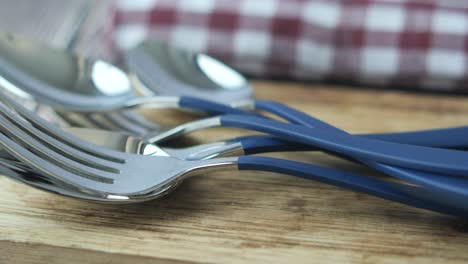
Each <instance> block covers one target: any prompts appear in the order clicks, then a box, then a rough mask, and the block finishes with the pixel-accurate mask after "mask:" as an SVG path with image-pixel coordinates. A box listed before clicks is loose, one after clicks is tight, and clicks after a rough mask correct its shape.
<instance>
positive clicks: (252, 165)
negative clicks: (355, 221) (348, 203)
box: [238, 156, 468, 216]
mask: <svg viewBox="0 0 468 264" xmlns="http://www.w3.org/2000/svg"><path fill="white" fill-rule="evenodd" d="M238 168H239V170H255V171H267V172H275V173H282V174H287V175H291V176H296V177H301V178H305V179H309V180H316V181H320V182H324V183H327V184H331V185H335V186H339V187H343V188H347V189H351V190H353V191H358V192H363V193H367V194H370V195H374V196H377V197H380V198H383V199H387V200H391V201H395V202H399V203H403V204H406V205H410V206H413V207H417V208H423V209H427V210H431V211H435V212H440V213H444V214H450V215H457V216H467V215H468V210H466V209H459V208H456V207H451V206H447V205H441V204H438V203H436V202H433V201H427V200H424V199H419V198H415V197H416V196H419V197H427V196H429V195H428V192H427V190H424V189H422V188H420V187H417V186H411V185H404V184H399V183H391V182H387V181H384V180H380V179H376V178H371V177H366V176H362V175H357V174H353V173H349V172H344V171H340V170H335V169H331V168H324V167H320V166H316V165H312V164H308V163H302V162H296V161H290V160H283V159H277V158H270V157H258V156H241V157H239V159H238ZM401 190H405V192H402V191H401ZM407 192H411V193H412V194H413V195H409V194H407Z"/></svg>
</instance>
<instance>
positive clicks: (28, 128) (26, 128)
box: [0, 103, 119, 173]
mask: <svg viewBox="0 0 468 264" xmlns="http://www.w3.org/2000/svg"><path fill="white" fill-rule="evenodd" d="M0 112H1V113H2V114H3V115H4V116H5V117H6V118H7V119H8V120H9V122H10V123H12V124H13V123H14V124H15V125H16V126H17V127H19V129H21V130H22V132H25V133H28V134H29V136H31V137H33V138H36V139H38V140H41V141H42V143H43V144H45V145H47V146H48V147H49V148H52V149H54V150H55V151H56V152H59V154H61V155H63V156H66V157H68V158H70V159H72V160H75V161H77V162H79V163H83V164H86V165H88V166H92V167H96V168H99V169H101V170H105V171H108V172H114V173H118V172H119V171H118V170H117V169H115V168H114V167H115V162H110V161H108V160H104V159H100V158H97V157H95V156H92V155H89V154H87V153H85V152H82V151H80V150H78V149H75V148H73V147H70V146H69V145H66V144H63V143H62V142H60V141H58V140H56V139H54V138H52V137H50V136H49V135H47V134H45V133H43V132H42V131H40V130H38V129H36V128H35V127H34V126H32V125H31V124H29V123H27V122H26V121H23V120H22V119H20V118H15V117H16V114H14V113H13V112H12V111H9V109H6V108H5V107H4V106H3V105H2V104H1V103H0Z"/></svg>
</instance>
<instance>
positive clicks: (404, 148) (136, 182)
mask: <svg viewBox="0 0 468 264" xmlns="http://www.w3.org/2000/svg"><path fill="white" fill-rule="evenodd" d="M125 61H126V67H127V69H126V70H125V71H124V70H122V69H120V68H118V67H117V66H114V65H111V64H109V63H107V62H104V61H101V60H97V59H90V58H84V57H80V56H78V55H74V54H72V53H70V52H68V51H66V50H60V49H56V48H52V47H47V46H45V45H42V44H40V43H37V42H34V41H32V40H28V39H26V38H23V37H20V36H17V35H13V34H7V33H1V34H0V113H1V114H0V130H1V133H0V173H1V174H3V175H5V176H7V177H9V178H11V179H14V180H17V181H20V182H22V183H25V184H28V185H30V186H34V187H36V188H40V189H43V190H47V191H50V192H54V193H58V194H61V195H65V196H69V197H74V198H79V199H85V200H89V201H96V202H105V203H132V202H141V201H147V200H150V199H155V198H158V197H160V196H163V195H165V194H167V193H168V192H170V191H171V190H173V189H174V188H176V187H177V185H178V184H180V183H181V182H182V181H183V180H184V179H185V178H186V177H189V176H194V175H199V174H203V173H206V172H208V171H214V170H227V169H232V170H255V171H267V172H276V173H282V174H285V175H291V176H296V177H301V178H305V179H311V180H317V181H321V182H324V183H328V184H332V185H336V186H340V187H343V188H347V189H351V190H354V191H358V192H363V193H367V194H370V195H374V196H377V197H381V198H384V199H387V200H391V201H395V202H399V203H403V204H407V205H410V206H414V207H418V208H423V209H427V210H431V211H436V212H440V213H445V214H450V215H456V216H467V215H468V205H467V204H466V203H465V201H466V199H467V198H468V179H467V178H466V177H467V176H468V153H467V152H466V151H464V149H466V148H467V146H468V138H467V137H466V135H467V132H468V127H456V128H444V129H434V130H423V131H414V132H403V133H382V134H364V135H351V134H349V133H347V132H345V131H343V130H340V129H338V128H336V127H333V126H331V125H329V124H327V123H325V122H323V121H321V120H319V119H317V118H314V117H312V116H310V115H307V114H305V113H303V112H300V111H298V110H295V109H293V108H291V107H288V106H286V105H283V104H280V103H277V102H272V101H263V100H255V98H254V97H253V92H252V90H251V88H250V86H249V84H248V81H247V80H246V79H245V78H244V77H243V76H242V75H240V74H239V73H237V72H236V71H235V70H233V69H231V68H229V67H228V66H226V65H224V64H222V63H221V62H219V61H217V60H215V59H213V58H211V57H209V56H207V55H204V54H197V53H191V52H187V51H181V50H178V49H175V48H172V47H169V46H167V45H164V44H161V43H159V42H149V41H148V42H144V43H142V44H141V45H139V46H137V47H136V48H134V49H133V50H131V51H129V52H127V53H126V54H125ZM20 101H21V102H25V101H26V102H30V103H31V104H32V105H34V104H36V103H37V104H40V105H46V106H48V107H51V108H52V109H53V110H54V117H53V118H52V120H50V119H51V118H49V119H48V120H47V121H46V120H45V119H43V118H42V117H40V116H39V115H38V114H36V113H35V112H34V111H33V110H34V109H28V107H25V105H26V104H23V103H19V102H20ZM142 108H144V109H160V108H169V109H177V110H182V111H194V112H200V113H204V114H206V115H208V116H207V117H206V118H203V119H199V120H195V121H191V122H188V123H185V124H181V125H178V126H176V127H172V128H168V127H164V126H162V125H160V124H156V123H154V122H150V121H149V120H147V119H145V118H144V117H143V116H142V115H140V113H139V112H138V111H136V110H137V109H142ZM256 110H257V111H256ZM263 112H265V113H268V114H270V115H274V116H276V117H279V118H281V119H283V120H284V121H278V120H277V119H273V118H270V117H267V116H265V115H263V114H262V113H263ZM58 124H59V125H61V126H58ZM212 127H228V128H241V129H246V130H251V131H256V132H262V133H263V134H264V135H255V136H244V137H238V138H233V139H227V140H225V141H220V142H211V143H204V144H200V145H196V146H191V147H186V148H171V147H160V146H158V144H159V143H162V142H165V141H168V140H169V139H175V138H178V137H182V136H184V135H186V134H188V133H190V132H193V131H197V130H202V129H208V128H212ZM279 151H322V152H325V153H327V154H330V155H334V156H338V157H340V158H344V159H347V160H351V161H353V162H356V163H359V164H362V165H365V166H367V167H369V168H372V169H374V170H375V171H379V172H382V173H384V174H386V175H388V176H390V177H391V178H393V179H397V180H398V181H391V180H388V179H382V178H374V177H368V176H363V175H358V174H355V173H350V172H346V171H341V170H337V169H333V168H325V167H321V166H318V165H313V164H309V163H303V162H297V161H292V160H285V159H278V158H271V157H263V156H251V155H253V154H261V153H267V152H279Z"/></svg>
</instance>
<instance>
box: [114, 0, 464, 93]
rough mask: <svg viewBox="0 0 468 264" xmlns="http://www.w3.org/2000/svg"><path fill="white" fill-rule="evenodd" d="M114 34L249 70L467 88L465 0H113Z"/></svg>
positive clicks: (120, 42)
mask: <svg viewBox="0 0 468 264" xmlns="http://www.w3.org/2000/svg"><path fill="white" fill-rule="evenodd" d="M116 3H117V4H116V6H115V16H114V18H113V19H114V23H113V25H114V40H115V43H116V44H117V46H118V47H119V48H121V49H126V48H130V47H132V46H133V45H135V44H136V43H138V42H139V41H141V40H142V39H144V38H158V39H161V40H164V41H167V42H169V43H170V44H172V45H174V46H178V47H181V48H186V49H189V50H193V51H198V52H206V53H208V54H210V55H212V56H214V57H216V58H219V59H221V60H223V61H225V62H226V63H228V64H230V65H232V66H234V67H235V68H237V69H238V70H240V71H241V72H244V73H246V74H249V75H251V76H257V77H267V78H287V79H300V80H318V81H330V80H331V81H335V82H336V81H338V82H345V83H350V84H351V83H354V84H363V85H372V86H375V85H383V86H388V87H407V88H408V87H409V88H422V89H432V90H439V91H456V92H468V87H467V85H466V84H467V83H468V82H467V81H468V56H467V53H468V3H467V1H465V0H451V1H433V0H425V1H422V0H399V1H390V0H343V1H338V0H308V1H306V0H238V1H232V0H218V1H216V0H121V1H117V2H116Z"/></svg>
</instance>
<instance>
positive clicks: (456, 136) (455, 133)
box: [179, 96, 468, 149]
mask: <svg viewBox="0 0 468 264" xmlns="http://www.w3.org/2000/svg"><path fill="white" fill-rule="evenodd" d="M179 105H180V106H181V107H184V108H189V109H194V110H199V111H203V112H207V113H210V114H213V115H221V114H235V115H255V116H257V117H260V115H258V114H256V113H253V112H249V111H245V110H242V109H237V108H233V107H230V106H228V105H225V104H220V103H216V102H212V101H209V100H206V99H201V98H194V97H188V96H182V97H180V101H179ZM255 107H256V109H258V110H263V111H266V112H268V113H272V114H275V115H277V116H279V117H282V118H284V119H286V120H287V121H289V122H291V123H294V124H300V125H306V124H307V125H308V126H313V127H317V128H330V129H336V128H335V127H333V126H331V125H328V124H327V123H325V122H322V121H320V120H318V119H314V120H311V118H312V117H311V116H309V115H307V114H305V113H302V112H300V111H296V110H294V109H291V108H289V107H287V106H284V105H282V104H279V103H276V102H272V101H261V100H258V101H256V102H255ZM467 134H468V127H466V126H465V127H456V128H443V129H432V130H422V131H414V132H403V133H382V134H366V135H361V136H365V137H368V138H374V139H379V140H384V141H391V142H397V143H404V144H414V145H421V146H428V147H440V148H461V149H463V148H468V137H466V136H465V135H467ZM282 147H283V146H282V145H281V146H278V149H280V148H282Z"/></svg>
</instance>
